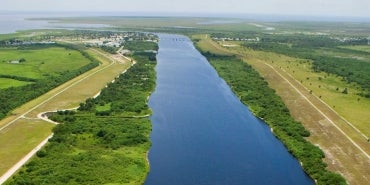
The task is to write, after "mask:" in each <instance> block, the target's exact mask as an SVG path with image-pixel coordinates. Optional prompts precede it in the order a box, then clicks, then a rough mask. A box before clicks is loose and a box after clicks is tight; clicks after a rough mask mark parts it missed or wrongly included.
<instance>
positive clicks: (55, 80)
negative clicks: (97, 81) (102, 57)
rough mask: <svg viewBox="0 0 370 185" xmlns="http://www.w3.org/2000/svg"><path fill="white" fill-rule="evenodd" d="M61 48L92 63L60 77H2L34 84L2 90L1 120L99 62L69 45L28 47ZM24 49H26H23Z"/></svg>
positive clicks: (29, 47)
mask: <svg viewBox="0 0 370 185" xmlns="http://www.w3.org/2000/svg"><path fill="white" fill-rule="evenodd" d="M51 46H59V47H65V48H68V49H73V50H77V51H79V52H80V53H81V54H82V55H83V56H84V57H86V58H87V59H89V60H90V63H89V64H87V65H85V66H83V67H81V68H80V69H77V70H70V71H64V72H61V73H60V74H59V75H55V76H49V77H48V78H43V79H37V80H36V79H28V78H24V77H17V76H16V75H14V76H6V75H2V76H1V77H7V78H12V79H16V80H22V81H32V82H34V83H32V84H28V85H25V86H20V87H10V88H7V89H0V119H2V118H4V117H5V116H6V115H7V114H8V113H9V112H10V111H11V110H13V109H15V108H16V107H19V106H20V105H22V104H24V103H26V102H28V101H30V100H32V99H34V98H37V97H39V96H40V95H42V94H44V93H46V92H48V91H49V90H51V89H53V88H55V87H57V86H59V85H60V84H62V83H64V82H66V81H68V80H70V79H72V78H74V77H76V76H78V75H80V74H82V73H84V72H86V71H88V70H90V69H92V68H94V67H96V66H98V65H99V61H97V60H96V59H94V58H93V57H92V56H90V55H89V54H88V53H87V52H86V51H84V50H83V48H81V47H79V46H73V45H69V44H50V45H47V46H46V45H34V46H33V45H28V46H27V48H28V49H38V48H40V47H51ZM22 49H25V48H24V47H22Z"/></svg>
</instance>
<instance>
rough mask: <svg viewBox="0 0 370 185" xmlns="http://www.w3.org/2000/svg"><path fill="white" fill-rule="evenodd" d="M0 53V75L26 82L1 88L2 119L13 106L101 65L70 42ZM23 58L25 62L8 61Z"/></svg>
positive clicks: (0, 116)
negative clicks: (13, 62)
mask: <svg viewBox="0 0 370 185" xmlns="http://www.w3.org/2000/svg"><path fill="white" fill-rule="evenodd" d="M0 56H1V59H0V60H1V61H3V62H2V63H0V74H1V75H0V77H1V78H8V79H13V80H18V81H23V82H25V83H24V85H23V86H19V87H9V88H5V89H0V119H2V118H4V117H5V116H6V115H7V114H8V113H9V112H10V111H11V110H13V109H14V108H16V107H18V106H20V105H22V104H24V103H25V102H27V101H30V100H32V99H34V98H36V97H38V96H40V95H42V94H44V93H45V92H47V91H49V90H50V89H53V88H55V87H57V86H58V85H60V84H62V83H64V82H66V81H68V80H70V79H72V78H74V77H76V76H78V75H80V74H82V73H84V72H86V71H88V70H90V69H92V68H94V67H96V66H98V65H99V62H98V61H97V60H95V59H94V58H93V57H91V56H90V55H89V54H88V53H87V52H85V51H84V50H83V49H82V48H79V47H77V46H73V45H67V44H54V45H27V46H22V47H18V48H3V49H0ZM22 58H24V59H25V62H22V63H15V64H11V63H8V62H7V61H12V60H15V59H19V60H20V59H22ZM0 80H1V79H0ZM29 82H32V83H29Z"/></svg>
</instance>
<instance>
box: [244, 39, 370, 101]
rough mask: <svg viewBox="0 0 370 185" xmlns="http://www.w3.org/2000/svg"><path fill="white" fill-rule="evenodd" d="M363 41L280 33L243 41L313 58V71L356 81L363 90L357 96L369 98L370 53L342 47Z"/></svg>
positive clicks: (261, 48)
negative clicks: (252, 40)
mask: <svg viewBox="0 0 370 185" xmlns="http://www.w3.org/2000/svg"><path fill="white" fill-rule="evenodd" d="M365 43H366V44H367V40H366V39H365V38H362V39H357V40H349V41H339V40H337V39H333V38H330V37H328V36H307V35H290V36H289V35H285V36H284V35H282V36H274V37H271V36H266V37H265V38H262V39H261V42H257V43H245V44H244V46H246V47H249V48H252V49H254V50H263V51H271V52H275V53H279V54H284V55H287V56H291V57H296V58H303V59H308V60H310V61H312V64H313V66H312V67H313V70H314V71H316V72H320V71H322V72H326V73H330V74H335V75H339V76H341V77H342V78H343V80H345V81H347V82H348V83H351V82H355V83H357V84H359V85H360V86H361V88H362V91H363V92H362V93H360V94H359V95H361V96H363V97H367V98H370V73H368V71H370V65H369V62H370V59H369V58H368V56H369V53H368V52H366V51H358V50H351V49H346V48H342V47H343V46H351V45H359V46H361V45H363V44H365ZM348 55H352V57H348Z"/></svg>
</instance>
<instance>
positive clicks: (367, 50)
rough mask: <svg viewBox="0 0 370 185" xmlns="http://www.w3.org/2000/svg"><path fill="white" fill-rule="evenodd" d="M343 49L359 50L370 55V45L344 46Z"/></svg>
mask: <svg viewBox="0 0 370 185" xmlns="http://www.w3.org/2000/svg"><path fill="white" fill-rule="evenodd" d="M343 48H347V49H352V50H357V51H365V52H369V53H370V45H369V46H344V47H343Z"/></svg>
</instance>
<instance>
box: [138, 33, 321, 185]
mask: <svg viewBox="0 0 370 185" xmlns="http://www.w3.org/2000/svg"><path fill="white" fill-rule="evenodd" d="M159 37H160V42H159V52H158V55H157V61H158V64H157V67H156V71H157V87H156V89H155V91H154V92H153V94H152V95H151V97H150V99H149V106H150V107H151V109H152V110H153V115H152V117H151V121H152V124H153V131H152V133H151V141H152V147H151V149H150V151H149V156H148V158H149V162H150V172H149V174H148V177H147V179H146V182H145V184H146V185H238V184H240V185H245V184H259V185H261V184H279V185H283V184H287V185H288V184H289V185H291V184H299V185H306V184H314V183H313V181H312V180H311V179H310V178H309V177H308V176H307V175H306V174H305V173H304V171H303V170H302V168H301V166H300V165H299V162H298V161H297V160H296V159H295V158H294V157H292V155H291V154H290V153H289V152H288V151H287V150H286V148H285V147H284V145H283V144H282V143H281V142H280V141H279V140H278V139H276V138H275V137H274V135H273V134H272V133H271V131H270V128H269V127H268V126H267V125H266V124H265V123H264V122H262V121H261V120H259V119H258V118H256V117H255V116H254V115H253V114H252V113H251V112H250V111H249V109H248V107H247V106H245V105H243V104H242V103H241V102H240V101H239V99H238V98H237V97H236V96H235V95H234V93H233V92H232V91H231V90H230V88H229V86H228V85H227V84H226V83H225V82H224V81H223V80H222V79H221V78H220V77H219V76H218V74H217V72H216V71H215V70H214V69H213V68H212V66H211V65H210V64H209V63H208V61H207V60H206V59H205V58H204V57H203V56H202V55H201V54H200V53H199V52H198V51H197V50H196V49H195V48H194V46H193V43H192V42H191V41H190V40H189V39H188V38H187V37H185V36H179V35H170V34H160V35H159Z"/></svg>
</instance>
